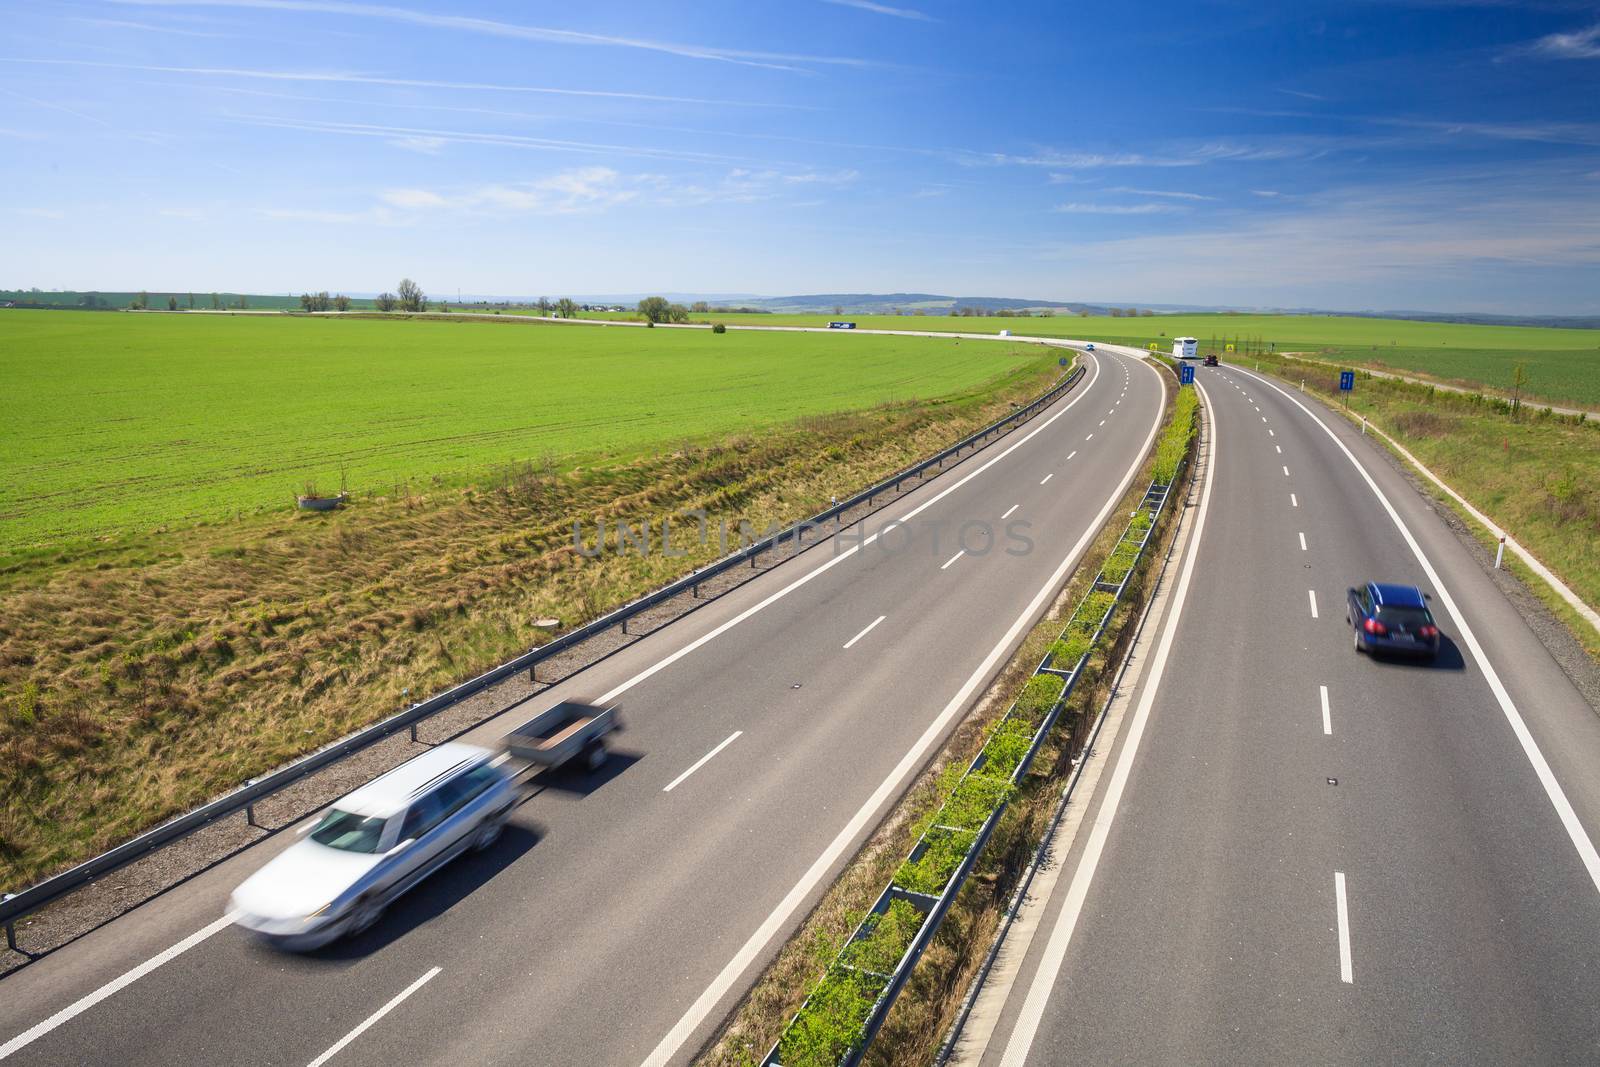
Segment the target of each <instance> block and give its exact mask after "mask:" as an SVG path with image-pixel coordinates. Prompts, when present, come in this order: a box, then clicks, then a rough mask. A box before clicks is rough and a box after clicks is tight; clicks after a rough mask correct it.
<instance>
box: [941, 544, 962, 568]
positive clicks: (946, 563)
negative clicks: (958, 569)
mask: <svg viewBox="0 0 1600 1067" xmlns="http://www.w3.org/2000/svg"><path fill="white" fill-rule="evenodd" d="M966 554H967V550H966V549H964V548H963V549H962V550H961V551H960V552H957V553H956V554H955V555H953V556H951V557H950V558H949V559H947V560H945V561H944V565H943V566H941V567H940V568H939V569H940V570H944V569H945V567H948V566H950V564H952V563H954V562H955V561H956V560H958V559H960V558H961V557H962V556H964V555H966Z"/></svg>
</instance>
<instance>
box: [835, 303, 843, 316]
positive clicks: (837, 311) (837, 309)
mask: <svg viewBox="0 0 1600 1067" xmlns="http://www.w3.org/2000/svg"><path fill="white" fill-rule="evenodd" d="M833 313H834V314H835V315H843V314H844V308H842V307H840V306H839V305H838V304H835V305H833Z"/></svg>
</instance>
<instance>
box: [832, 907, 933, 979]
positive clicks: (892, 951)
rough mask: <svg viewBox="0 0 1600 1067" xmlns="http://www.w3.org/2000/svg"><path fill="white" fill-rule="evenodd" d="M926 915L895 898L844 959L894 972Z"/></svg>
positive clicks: (866, 966) (852, 965)
mask: <svg viewBox="0 0 1600 1067" xmlns="http://www.w3.org/2000/svg"><path fill="white" fill-rule="evenodd" d="M926 918H927V916H925V915H923V914H922V912H920V911H918V910H917V909H916V908H915V907H913V906H912V905H911V904H909V903H908V902H906V901H904V900H896V901H893V902H892V903H891V904H890V905H889V907H888V909H887V910H885V911H884V912H883V914H882V915H879V916H877V917H876V918H874V919H872V920H871V922H872V926H871V929H870V930H869V931H868V932H867V934H866V936H865V937H863V938H861V940H859V941H856V942H854V943H853V944H851V945H850V946H849V947H848V948H847V949H845V951H844V958H843V959H842V960H841V962H843V963H846V964H849V965H850V966H851V967H859V968H861V969H862V970H865V971H876V972H877V973H879V974H889V973H891V972H893V970H894V968H895V965H896V964H898V963H899V962H900V957H902V956H904V955H905V954H906V949H908V948H910V947H911V942H912V939H913V938H915V937H916V936H917V931H918V930H920V929H922V923H923V920H924V919H926Z"/></svg>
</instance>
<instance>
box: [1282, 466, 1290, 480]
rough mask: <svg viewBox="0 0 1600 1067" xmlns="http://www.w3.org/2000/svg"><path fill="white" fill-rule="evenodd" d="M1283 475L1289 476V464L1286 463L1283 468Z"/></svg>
mask: <svg viewBox="0 0 1600 1067" xmlns="http://www.w3.org/2000/svg"><path fill="white" fill-rule="evenodd" d="M1283 476H1284V477H1285V478H1287V477H1289V468H1288V466H1287V465H1285V466H1284V468H1283Z"/></svg>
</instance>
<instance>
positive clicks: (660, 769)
mask: <svg viewBox="0 0 1600 1067" xmlns="http://www.w3.org/2000/svg"><path fill="white" fill-rule="evenodd" d="M863 332H865V331H863ZM941 336H943V335H941ZM985 339H992V338H987V337H986V338H985ZM1019 340H1020V339H1019ZM1055 343H1059V342H1055ZM1085 363H1086V366H1087V375H1086V377H1085V379H1084V381H1083V382H1082V383H1081V384H1080V385H1079V386H1078V387H1077V388H1076V389H1074V390H1073V391H1072V392H1070V393H1069V394H1068V395H1067V396H1066V397H1065V398H1063V399H1062V400H1061V401H1059V402H1058V403H1056V404H1055V405H1054V406H1053V407H1052V408H1050V409H1049V410H1047V411H1046V412H1044V413H1042V414H1041V415H1039V416H1038V417H1036V418H1035V419H1034V420H1032V421H1030V422H1029V423H1027V424H1026V425H1025V426H1023V427H1021V428H1020V429H1019V430H1017V431H1016V432H1014V433H1012V434H1010V435H1008V436H1006V437H1005V438H1003V439H1001V440H1000V441H998V442H997V443H995V444H993V445H991V446H989V447H988V448H986V449H984V450H982V451H980V452H978V453H976V454H974V455H973V456H971V457H970V458H967V459H965V460H963V461H961V462H960V463H958V464H956V465H954V466H953V467H951V468H950V469H949V470H948V471H947V472H946V473H944V474H942V475H940V476H938V477H937V478H933V479H930V480H929V481H928V482H927V484H925V485H924V486H922V487H920V488H918V489H917V490H915V491H914V492H912V493H909V494H907V495H906V496H905V497H904V498H903V499H901V500H899V501H897V502H896V503H894V504H893V505H891V506H889V507H888V508H886V509H884V510H882V511H881V512H879V513H878V514H876V515H873V516H871V517H870V518H868V519H867V520H865V521H864V522H863V523H862V524H860V525H859V526H858V527H856V528H853V529H851V530H849V531H847V533H846V535H845V536H844V537H843V538H842V542H843V543H842V545H841V546H840V551H839V552H838V554H835V550H834V544H833V543H832V542H824V543H822V544H820V545H818V546H816V547H813V548H810V549H809V550H807V551H805V552H803V553H802V554H800V555H799V556H798V557H796V558H794V559H793V560H791V561H790V562H787V563H784V564H782V565H780V566H777V567H774V568H773V569H771V570H770V571H768V572H767V573H764V574H762V575H761V576H760V577H757V578H755V579H753V580H752V581H750V582H749V583H747V584H746V585H744V586H742V587H740V588H739V589H737V590H735V591H734V592H732V593H730V594H728V595H727V596H725V597H723V598H721V599H719V600H717V601H714V602H712V603H710V604H708V605H707V606H706V607H704V608H702V609H701V610H699V611H697V612H695V613H693V614H691V615H689V616H686V617H684V618H683V619H681V620H679V621H677V622H674V623H672V624H670V625H668V626H666V627H664V628H662V629H661V630H660V631H658V632H656V633H654V634H652V635H650V636H649V637H646V638H644V639H642V640H641V641H639V642H638V643H636V644H634V645H632V646H630V647H628V648H627V649H625V650H624V651H622V652H620V653H618V654H617V655H614V656H612V657H611V658H610V659H607V660H605V661H603V662H601V663H600V664H598V665H596V666H594V667H592V668H590V669H589V670H587V671H585V672H583V673H581V674H580V675H578V676H576V677H574V678H572V679H570V680H568V681H567V682H565V683H563V684H561V685H559V686H556V687H554V688H552V689H550V690H547V691H545V692H543V693H541V694H539V695H538V696H537V697H535V698H534V699H533V701H531V702H530V704H529V705H528V706H527V707H525V708H522V709H520V710H518V711H514V712H511V713H509V714H508V715H507V716H505V717H503V718H502V719H500V720H497V721H493V722H490V723H488V724H486V725H484V726H483V727H481V728H479V729H477V730H475V731H473V733H472V735H471V737H470V738H469V739H481V740H485V741H487V740H489V739H492V738H494V737H497V736H498V735H499V734H501V733H503V732H504V730H505V729H506V728H507V727H508V726H509V725H510V724H511V723H513V722H516V721H519V720H520V719H521V718H524V717H526V716H527V715H528V714H530V713H531V712H532V711H534V710H537V709H538V708H540V707H543V706H547V705H549V704H553V703H555V702H556V701H557V700H561V699H586V700H589V701H600V702H612V701H614V702H616V703H617V704H618V705H619V706H620V707H621V709H622V713H623V716H624V718H625V720H626V723H627V726H628V731H627V732H626V733H624V734H623V735H622V736H621V737H620V738H619V740H618V743H617V746H616V747H617V754H616V755H615V756H614V757H613V759H612V761H611V762H610V764H609V765H608V766H607V767H606V768H604V769H603V770H602V771H601V772H600V773H599V774H597V775H593V776H587V777H585V776H581V775H580V776H576V777H572V776H569V777H562V778H554V779H551V780H550V781H548V782H546V783H544V786H545V787H544V788H543V789H542V790H541V791H540V792H538V793H537V795H535V796H534V797H533V798H532V799H531V800H530V801H529V802H528V803H527V804H526V805H524V806H523V807H522V808H521V809H520V810H519V812H518V814H517V815H516V817H515V818H514V819H513V822H512V825H511V826H510V827H509V828H508V830H507V832H506V834H505V836H504V837H503V838H502V840H501V842H500V844H498V845H497V846H496V847H495V848H493V849H491V850H490V851H488V852H486V853H483V854H481V855H477V856H473V857H470V858H467V859H464V860H462V861H460V862H458V863H456V864H454V865H453V866H451V867H449V868H446V869H445V870H444V871H442V872H441V873H440V874H439V875H437V876H435V877H434V878H432V879H430V880H429V881H428V882H425V883H424V884H423V885H422V886H421V887H420V888H419V889H417V890H416V891H414V892H413V893H412V894H410V895H409V896H407V897H406V898H404V899H403V900H402V901H401V902H399V903H397V904H396V905H395V906H393V907H392V908H391V909H390V911H389V913H388V914H387V915H386V916H385V918H384V919H383V920H382V922H380V923H379V925H378V926H377V927H375V928H374V929H373V930H372V931H369V932H368V933H367V934H364V935H362V936H361V937H359V938H356V939H354V940H352V941H350V942H348V943H344V944H340V945H336V946H334V947H332V948H330V949H328V950H325V951H323V952H322V953H320V954H318V955H313V956H309V957H293V956H285V955H281V954H278V953H275V952H273V951H271V950H268V949H266V948H263V947H261V946H259V945H257V944H256V943H255V942H254V941H252V940H251V939H250V938H249V937H248V936H246V935H245V933H244V932H243V931H241V930H239V929H237V928H235V927H232V926H231V924H230V923H229V921H228V920H227V918H226V917H223V908H224V906H225V902H226V899H227V895H228V893H229V891H230V890H231V889H232V888H233V887H234V886H235V885H237V884H238V883H239V882H240V881H242V880H243V878H244V877H245V876H246V875H247V874H248V873H249V872H251V871H253V870H255V869H256V868H258V867H259V866H260V865H261V864H262V863H264V862H265V861H266V860H267V859H268V858H270V857H271V856H272V855H274V854H275V853H276V852H278V851H280V850H281V849H282V848H283V847H285V845H286V844H287V843H288V842H289V841H290V840H292V834H291V833H289V832H285V833H282V834H279V835H277V836H275V837H273V838H269V839H268V840H267V841H265V842H263V843H262V844H260V845H258V846H256V847H253V848H250V849H247V850H245V851H244V852H242V853H240V854H238V855H236V856H234V857H232V858H230V859H229V860H227V861H226V862H224V863H222V864H220V865H218V866H217V867H215V868H213V869H211V870H208V871H206V872H204V873H203V874H201V875H199V876H197V877H195V878H193V879H191V880H189V881H187V882H184V883H182V884H180V885H179V886H177V887H176V888H174V889H173V890H171V891H170V892H168V893H166V894H164V895H163V896H161V897H158V898H157V899H155V900H153V901H151V902H149V903H148V904H146V905H144V906H143V907H141V908H139V909H137V910H135V911H132V912H130V913H128V914H127V915H126V916H124V917H122V918H120V919H118V920H116V921H114V922H112V923H110V924H108V925H107V926H105V927H103V928H101V929H99V930H96V931H94V932H92V933H90V934H88V935H86V936H85V937H83V938H81V939H79V940H78V941H76V942H73V943H71V944H69V945H67V946H66V947H64V948H62V949H60V950H58V951H56V952H54V953H52V954H50V955H48V956H46V957H44V958H42V959H40V960H39V961H37V962H35V963H33V964H30V965H28V966H26V967H23V968H20V969H19V970H17V971H14V972H13V973H12V974H11V975H10V976H9V977H6V978H4V979H3V980H0V1059H4V1060H7V1061H8V1062H15V1063H17V1064H60V1063H116V1064H119V1065H128V1067H142V1065H150V1067H156V1065H170V1064H174V1063H218V1064H220V1063H228V1064H317V1065H320V1064H322V1063H325V1062H329V1061H330V1060H331V1061H332V1062H335V1063H337V1064H373V1065H384V1067H388V1065H392V1064H395V1063H449V1064H462V1063H471V1064H478V1063H508V1064H510V1063H515V1064H527V1063H539V1064H560V1065H565V1064H572V1065H580V1064H581V1065H595V1064H621V1065H633V1064H640V1063H652V1064H666V1063H673V1064H681V1063H685V1062H687V1061H688V1059H689V1058H690V1057H691V1056H692V1055H693V1053H694V1052H695V1051H696V1050H698V1048H699V1047H700V1046H701V1044H702V1043H703V1042H704V1041H705V1040H706V1039H707V1037H708V1036H709V1035H710V1034H711V1033H712V1032H713V1030H714V1028H715V1027H716V1025H717V1024H718V1023H719V1022H720V1021H721V1019H722V1018H723V1016H724V1015H725V1013H726V1012H727V1011H728V1010H729V1009H730V1007H731V1006H732V1005H733V1004H734V1003H735V1002H736V1001H737V999H738V997H739V996H740V995H741V994H742V993H743V992H744V990H745V989H746V988H747V987H748V985H749V983H750V982H751V981H752V980H753V979H754V978H755V977H756V976H757V975H758V974H759V972H760V969H761V967H762V966H763V964H764V963H765V962H766V961H767V960H768V959H769V958H770V957H771V955H772V954H773V953H774V952H775V951H776V950H777V949H778V948H779V947H780V946H781V944H782V942H783V941H784V939H785V937H786V936H787V935H788V934H789V933H791V932H792V931H793V930H794V929H795V928H796V926H797V925H798V924H799V922H800V921H801V919H802V918H803V917H804V915H805V914H806V912H807V910H808V909H809V907H810V906H811V905H812V904H813V903H814V902H815V901H816V899H817V898H818V897H819V895H820V894H821V892H822V891H823V890H824V889H825V887H826V886H827V885H828V884H829V882H830V880H831V878H832V877H833V876H834V875H835V874H836V873H837V871H838V870H839V869H840V867H841V866H842V865H843V864H844V863H845V862H846V861H847V860H848V858H849V857H850V856H851V854H852V853H853V852H854V850H855V849H856V848H857V847H858V846H859V844H860V843H861V842H862V841H863V840H864V839H865V837H866V836H867V835H868V833H869V832H870V831H871V829H872V828H873V827H874V825H875V824H876V822H877V821H878V819H879V818H880V817H881V816H882V814H883V813H884V812H885V811H886V810H887V809H888V807H889V805H890V804H891V803H892V802H893V800H894V799H895V798H896V797H897V796H898V795H899V793H900V792H901V791H902V790H903V788H904V787H905V785H906V784H908V782H909V781H910V780H911V778H912V776H913V775H914V774H915V773H916V772H917V771H918V770H919V769H920V768H921V767H922V766H923V765H924V763H925V762H926V760H927V759H928V758H929V757H930V756H931V754H932V753H933V752H934V751H935V749H936V746H937V745H938V744H939V742H940V741H941V740H942V739H943V738H944V737H945V736H946V735H947V733H948V732H949V730H950V729H951V728H952V727H953V725H954V724H955V723H956V722H957V721H958V720H959V718H960V716H961V715H962V714H963V713H964V712H965V711H966V710H967V708H968V707H969V706H970V704H971V702H972V700H973V699H974V698H975V697H976V696H977V695H979V694H981V692H982V690H983V688H984V686H985V685H986V683H987V682H988V680H989V679H990V678H991V677H992V676H993V674H994V673H995V672H996V671H997V670H998V669H999V668H1000V667H1001V666H1002V665H1003V664H1004V662H1005V661H1006V659H1007V658H1008V657H1009V655H1010V653H1011V652H1012V651H1013V650H1014V648H1015V647H1016V645H1017V644H1018V643H1019V641H1020V639H1021V637H1022V635H1023V634H1024V633H1025V632H1026V630H1027V628H1028V627H1029V626H1030V625H1031V623H1032V622H1034V621H1035V620H1036V619H1037V618H1038V617H1039V615H1040V614H1041V613H1042V612H1043V610H1044V609H1045V607H1046V606H1047V604H1048V602H1049V601H1050V599H1051V597H1052V595H1053V592H1054V590H1055V588H1056V586H1057V584H1058V583H1059V581H1060V580H1061V579H1062V577H1063V576H1064V575H1065V574H1066V573H1067V572H1068V571H1069V570H1070V568H1071V567H1072V566H1073V565H1074V564H1075V563H1076V561H1077V559H1078V558H1079V556H1080V555H1081V553H1082V551H1083V549H1084V547H1085V546H1086V544H1087V543H1088V541H1089V540H1090V539H1091V538H1092V537H1093V535H1094V533H1095V532H1096V531H1097V530H1098V528H1099V526H1100V525H1101V523H1102V521H1103V520H1104V519H1105V518H1106V517H1107V516H1108V514H1109V513H1110V511H1111V509H1113V508H1114V507H1115V506H1116V502H1117V500H1118V499H1119V497H1120V496H1121V494H1122V492H1123V491H1124V489H1126V488H1127V487H1128V486H1129V485H1130V484H1131V483H1132V480H1133V478H1134V476H1135V474H1136V472H1137V470H1138V467H1139V465H1140V462H1141V460H1142V458H1143V456H1144V455H1145V452H1146V450H1147V448H1148V446H1149V444H1150V443H1151V441H1152V440H1153V437H1154V434H1155V430H1156V427H1157V425H1158V423H1159V419H1160V416H1161V412H1162V403H1163V396H1164V394H1165V392H1166V391H1167V389H1168V388H1170V386H1169V384H1168V383H1169V382H1170V376H1165V375H1164V374H1163V373H1162V372H1158V371H1157V370H1156V369H1154V368H1152V367H1150V366H1149V365H1147V364H1145V363H1143V362H1142V361H1140V360H1136V359H1130V358H1126V357H1124V356H1120V355H1114V354H1101V355H1097V356H1094V355H1091V356H1086V357H1085ZM967 523H974V524H983V525H984V526H987V527H988V528H990V529H992V530H993V531H994V532H995V540H994V542H993V544H992V546H988V545H985V543H984V539H983V538H982V536H981V535H979V534H977V533H975V531H976V530H979V529H981V528H982V527H981V526H975V527H969V528H968V530H967V540H966V541H965V543H963V541H962V540H961V533H962V526H963V524H967ZM1012 523H1025V524H1026V525H1025V526H1020V527H1015V529H1016V530H1017V531H1020V533H1021V535H1022V536H1023V537H1024V538H1025V539H1027V540H1029V541H1031V543H1032V547H1031V550H1028V551H1025V552H1019V553H1018V554H1008V553H1007V551H1006V549H1007V548H1013V549H1015V548H1017V547H1019V546H1018V543H1017V542H1016V541H1015V540H1014V539H1012V538H1011V537H1010V536H1009V535H1008V533H1007V529H1006V528H1007V526H1008V524H1012Z"/></svg>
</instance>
